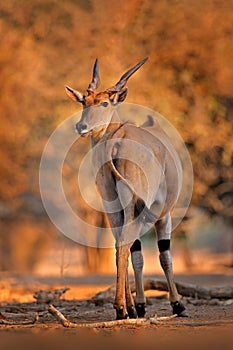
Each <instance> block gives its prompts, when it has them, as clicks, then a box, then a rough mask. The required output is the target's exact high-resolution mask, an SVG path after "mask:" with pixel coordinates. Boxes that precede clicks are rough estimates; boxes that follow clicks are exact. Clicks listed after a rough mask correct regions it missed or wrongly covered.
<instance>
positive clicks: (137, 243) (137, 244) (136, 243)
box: [130, 239, 142, 253]
mask: <svg viewBox="0 0 233 350" xmlns="http://www.w3.org/2000/svg"><path fill="white" fill-rule="evenodd" d="M141 250H142V245H141V242H140V241H139V239H136V241H134V243H133V245H132V246H131V248H130V252H131V253H133V252H136V251H141Z"/></svg>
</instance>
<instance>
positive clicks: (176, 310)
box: [171, 301, 189, 317]
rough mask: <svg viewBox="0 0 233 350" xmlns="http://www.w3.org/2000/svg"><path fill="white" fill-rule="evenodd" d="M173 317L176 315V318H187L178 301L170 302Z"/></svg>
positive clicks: (184, 309) (185, 311)
mask: <svg viewBox="0 0 233 350" xmlns="http://www.w3.org/2000/svg"><path fill="white" fill-rule="evenodd" d="M171 306H172V311H173V315H175V314H177V315H178V317H188V316H189V314H188V312H187V310H186V308H185V307H184V305H183V304H182V303H181V302H180V301H175V302H171Z"/></svg>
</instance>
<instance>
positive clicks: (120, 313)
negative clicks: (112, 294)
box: [115, 306, 128, 320]
mask: <svg viewBox="0 0 233 350" xmlns="http://www.w3.org/2000/svg"><path fill="white" fill-rule="evenodd" d="M115 309H116V319H117V320H125V319H126V318H128V314H127V312H126V311H125V309H124V307H123V306H120V307H115Z"/></svg>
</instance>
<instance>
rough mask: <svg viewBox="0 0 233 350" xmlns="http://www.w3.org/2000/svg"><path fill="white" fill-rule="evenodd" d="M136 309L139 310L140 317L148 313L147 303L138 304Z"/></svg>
mask: <svg viewBox="0 0 233 350" xmlns="http://www.w3.org/2000/svg"><path fill="white" fill-rule="evenodd" d="M136 310H137V315H138V317H139V318H143V317H144V316H145V313H146V304H145V303H138V304H136Z"/></svg>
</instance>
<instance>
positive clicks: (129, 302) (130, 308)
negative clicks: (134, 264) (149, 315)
mask: <svg viewBox="0 0 233 350" xmlns="http://www.w3.org/2000/svg"><path fill="white" fill-rule="evenodd" d="M128 265H129V264H128V261H127V268H126V278H125V297H126V307H127V312H128V316H129V318H137V311H136V308H135V305H134V299H133V296H132V293H131V289H130V284H129V276H128Z"/></svg>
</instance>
